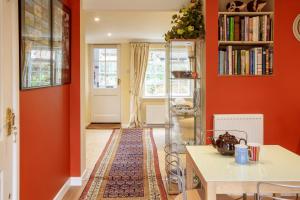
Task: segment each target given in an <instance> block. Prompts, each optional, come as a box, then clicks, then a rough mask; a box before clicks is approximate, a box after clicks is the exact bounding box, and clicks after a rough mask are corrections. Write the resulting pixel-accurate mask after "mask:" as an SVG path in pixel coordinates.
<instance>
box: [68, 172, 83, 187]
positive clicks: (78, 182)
mask: <svg viewBox="0 0 300 200" xmlns="http://www.w3.org/2000/svg"><path fill="white" fill-rule="evenodd" d="M86 174H87V170H84V172H83V173H82V175H81V176H80V177H70V186H82V181H83V180H84V177H85V175H86Z"/></svg>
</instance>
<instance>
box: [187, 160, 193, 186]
mask: <svg viewBox="0 0 300 200" xmlns="http://www.w3.org/2000/svg"><path fill="white" fill-rule="evenodd" d="M186 188H187V189H188V190H190V189H193V163H192V161H191V158H190V156H189V155H187V157H186Z"/></svg>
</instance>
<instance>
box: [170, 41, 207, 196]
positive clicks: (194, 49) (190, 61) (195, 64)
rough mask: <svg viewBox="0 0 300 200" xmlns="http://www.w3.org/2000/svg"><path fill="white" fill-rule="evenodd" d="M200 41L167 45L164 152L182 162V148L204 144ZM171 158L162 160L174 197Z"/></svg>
mask: <svg viewBox="0 0 300 200" xmlns="http://www.w3.org/2000/svg"><path fill="white" fill-rule="evenodd" d="M202 45H203V43H202V41H200V40H171V41H170V42H169V43H168V45H167V65H166V66H167V76H168V77H167V93H168V100H167V101H166V107H167V111H168V113H167V122H166V124H167V126H166V135H165V137H166V138H165V143H166V148H165V151H166V152H174V151H176V152H177V153H178V155H179V156H180V157H181V158H182V160H185V159H184V157H185V153H186V148H185V146H186V145H199V144H204V143H205V136H204V135H203V134H202V131H201V130H203V129H204V127H202V125H203V120H202V117H203V116H204V115H203V95H202V94H203V88H202V78H203V76H202V75H203V69H202V67H201V64H202V62H201V54H202V52H201V49H202V48H201V46H202ZM174 159H175V158H174V157H172V156H167V157H166V172H167V181H166V182H167V190H168V193H169V194H176V193H177V192H178V191H176V178H175V177H172V175H171V173H170V171H172V170H174V168H173V167H172V166H170V163H171V162H172V160H174Z"/></svg>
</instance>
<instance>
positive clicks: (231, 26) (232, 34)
mask: <svg viewBox="0 0 300 200" xmlns="http://www.w3.org/2000/svg"><path fill="white" fill-rule="evenodd" d="M229 26H230V27H229V36H230V41H234V17H230V22H229Z"/></svg>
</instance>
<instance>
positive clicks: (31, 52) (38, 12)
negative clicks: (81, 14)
mask: <svg viewBox="0 0 300 200" xmlns="http://www.w3.org/2000/svg"><path fill="white" fill-rule="evenodd" d="M19 5H20V6H19V8H20V9H19V16H20V86H21V89H30V88H40V87H49V86H51V84H52V80H51V77H52V66H51V9H50V8H51V1H49V0H35V1H28V0H20V4H19Z"/></svg>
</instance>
